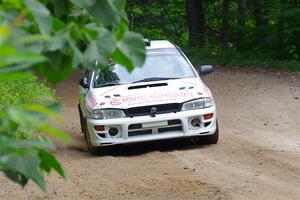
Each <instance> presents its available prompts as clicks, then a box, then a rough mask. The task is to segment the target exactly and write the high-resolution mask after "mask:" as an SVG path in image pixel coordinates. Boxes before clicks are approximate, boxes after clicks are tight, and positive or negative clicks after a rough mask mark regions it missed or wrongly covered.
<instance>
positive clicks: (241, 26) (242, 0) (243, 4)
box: [237, 0, 247, 48]
mask: <svg viewBox="0 0 300 200" xmlns="http://www.w3.org/2000/svg"><path fill="white" fill-rule="evenodd" d="M246 8H247V0H239V8H238V15H237V21H238V32H237V47H238V48H240V47H241V41H242V40H243V38H244V36H245V24H246Z"/></svg>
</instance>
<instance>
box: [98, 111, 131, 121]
mask: <svg viewBox="0 0 300 200" xmlns="http://www.w3.org/2000/svg"><path fill="white" fill-rule="evenodd" d="M123 117H126V115H125V113H124V112H123V111H122V110H118V109H97V110H93V118H96V119H114V118H123Z"/></svg>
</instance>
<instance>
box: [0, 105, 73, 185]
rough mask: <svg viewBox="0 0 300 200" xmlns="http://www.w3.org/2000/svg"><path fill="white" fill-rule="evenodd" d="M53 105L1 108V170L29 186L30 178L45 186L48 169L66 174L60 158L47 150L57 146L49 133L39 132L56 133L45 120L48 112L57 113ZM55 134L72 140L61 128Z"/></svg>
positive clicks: (9, 176)
mask: <svg viewBox="0 0 300 200" xmlns="http://www.w3.org/2000/svg"><path fill="white" fill-rule="evenodd" d="M50 108H51V107H49V108H46V107H40V108H39V107H36V106H25V107H24V110H20V109H14V108H9V109H7V108H3V107H2V108H1V112H0V144H1V145H0V171H2V172H3V173H4V174H5V175H6V176H7V177H8V178H9V179H11V180H12V181H14V182H16V183H19V184H20V185H22V186H25V185H26V184H27V182H28V180H32V181H34V182H35V183H36V184H37V185H38V186H40V187H41V188H42V189H43V190H45V189H46V187H45V180H44V173H49V172H50V171H51V170H52V169H53V170H55V171H57V172H58V174H59V175H61V176H62V177H64V178H65V174H64V171H63V169H62V167H61V166H60V164H59V163H58V161H57V160H56V159H55V157H54V156H53V155H51V154H50V153H49V152H47V151H45V150H44V149H51V148H53V145H52V144H51V143H49V139H48V138H47V137H46V136H45V135H39V134H38V132H40V131H43V132H45V133H49V134H52V133H51V132H52V130H51V131H48V130H47V129H48V127H49V126H50V125H49V124H48V122H46V121H45V119H46V118H47V117H48V116H49V115H48V113H52V115H54V112H53V111H52V110H51V109H50ZM55 115H56V114H55ZM53 118H54V119H57V118H59V117H58V116H55V117H53ZM56 132H59V131H58V130H56ZM55 136H57V137H58V138H60V139H63V140H65V141H68V140H70V138H69V136H67V135H65V134H64V133H61V132H59V134H55Z"/></svg>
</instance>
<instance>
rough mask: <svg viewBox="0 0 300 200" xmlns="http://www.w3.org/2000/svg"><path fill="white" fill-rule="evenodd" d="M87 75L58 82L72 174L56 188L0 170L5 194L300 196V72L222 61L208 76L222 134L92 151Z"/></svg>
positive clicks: (65, 160)
mask: <svg viewBox="0 0 300 200" xmlns="http://www.w3.org/2000/svg"><path fill="white" fill-rule="evenodd" d="M78 79H79V73H78V72H77V73H75V74H74V75H73V76H72V77H71V78H70V79H69V80H68V81H65V82H64V83H62V84H60V85H58V86H56V89H57V96H58V98H59V99H60V100H61V101H62V102H63V103H64V105H65V108H64V111H63V113H62V115H63V117H64V119H65V124H64V125H63V127H62V129H63V130H64V131H65V132H67V133H69V134H70V135H71V136H72V137H73V142H72V143H71V144H68V145H61V144H59V145H58V146H59V147H58V148H57V150H56V152H55V153H56V155H57V157H58V159H59V160H60V161H61V162H62V165H63V167H64V168H65V170H66V172H67V174H68V177H69V178H68V180H67V181H64V180H62V179H61V178H59V177H58V176H57V175H56V174H55V173H52V174H51V175H49V176H48V177H47V187H48V193H43V192H41V191H40V190H39V189H38V188H37V187H36V186H35V185H34V184H32V183H30V184H29V185H28V186H27V187H26V188H25V189H21V188H20V187H19V186H17V185H15V184H13V183H11V182H10V181H8V180H6V179H5V178H4V176H3V175H0V183H1V186H0V199H1V200H2V199H22V200H23V199H34V200H44V199H72V200H77V199H78V200H79V199H108V200H110V199H178V200H179V199H180V200H181V199H197V200H199V199H207V200H217V199H218V200H220V199H222V200H226V199H230V200H231V199H243V200H245V199H253V200H254V199H255V200H258V199H266V200H269V199H270V200H277V199H278V200H285V199H294V200H299V199H300V75H299V74H294V73H286V72H277V71H270V70H258V69H243V70H241V69H231V68H230V69H229V68H222V67H217V69H216V71H215V72H214V73H213V74H212V75H209V76H207V77H205V82H206V83H207V85H208V86H209V87H210V88H211V89H212V91H213V93H214V96H215V99H216V102H217V107H218V114H219V125H220V140H219V143H218V144H217V145H210V146H197V145H193V144H191V143H190V142H189V141H182V140H181V141H166V142H155V143H144V144H138V145H132V146H123V147H117V148H112V149H109V150H108V151H107V152H105V155H103V156H92V155H90V154H89V153H88V152H87V151H86V148H85V144H84V142H83V137H82V135H81V134H80V125H79V119H78V113H77V107H76V106H77V102H78V92H77V82H78Z"/></svg>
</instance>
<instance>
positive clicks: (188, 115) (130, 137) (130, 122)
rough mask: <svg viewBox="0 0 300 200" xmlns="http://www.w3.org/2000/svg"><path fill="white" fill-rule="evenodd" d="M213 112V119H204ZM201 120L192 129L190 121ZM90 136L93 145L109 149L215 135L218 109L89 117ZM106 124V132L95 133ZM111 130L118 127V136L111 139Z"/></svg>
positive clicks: (213, 107) (88, 130)
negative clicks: (111, 117)
mask: <svg viewBox="0 0 300 200" xmlns="http://www.w3.org/2000/svg"><path fill="white" fill-rule="evenodd" d="M209 113H213V118H211V119H209V120H204V117H203V115H205V114H209ZM194 118H199V119H200V120H201V123H200V127H193V126H192V125H191V120H192V119H194ZM86 121H87V132H88V133H87V134H89V138H90V142H91V144H92V145H93V146H95V147H97V146H108V145H114V144H127V143H137V142H146V141H154V140H163V139H172V138H181V137H192V136H199V135H203V136H204V135H213V134H214V133H215V132H216V128H217V125H216V124H217V123H216V121H217V113H216V107H215V106H212V107H210V108H205V109H198V110H190V111H180V112H177V113H167V114H159V115H157V116H156V117H151V116H141V117H133V118H129V117H126V118H118V119H105V120H99V119H91V118H87V120H86ZM96 125H103V126H104V127H105V129H104V131H96V130H95V129H94V126H96ZM110 128H117V129H118V134H117V135H115V136H111V135H110V134H109V129H110Z"/></svg>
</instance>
